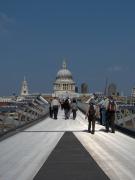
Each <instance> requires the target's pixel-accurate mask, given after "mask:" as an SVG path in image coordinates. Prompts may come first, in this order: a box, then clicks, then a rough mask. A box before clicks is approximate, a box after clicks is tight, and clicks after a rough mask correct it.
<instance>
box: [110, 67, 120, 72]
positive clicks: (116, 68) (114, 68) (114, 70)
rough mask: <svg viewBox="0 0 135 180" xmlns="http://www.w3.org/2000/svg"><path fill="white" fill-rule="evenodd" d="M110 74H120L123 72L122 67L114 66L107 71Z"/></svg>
mask: <svg viewBox="0 0 135 180" xmlns="http://www.w3.org/2000/svg"><path fill="white" fill-rule="evenodd" d="M107 70H108V71H110V72H120V71H122V70H123V67H122V66H112V67H109V68H108V69H107Z"/></svg>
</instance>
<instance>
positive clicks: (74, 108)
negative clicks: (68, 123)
mask: <svg viewBox="0 0 135 180" xmlns="http://www.w3.org/2000/svg"><path fill="white" fill-rule="evenodd" d="M71 110H72V113H73V120H75V119H76V112H77V110H78V107H77V102H76V99H73V101H72V103H71Z"/></svg>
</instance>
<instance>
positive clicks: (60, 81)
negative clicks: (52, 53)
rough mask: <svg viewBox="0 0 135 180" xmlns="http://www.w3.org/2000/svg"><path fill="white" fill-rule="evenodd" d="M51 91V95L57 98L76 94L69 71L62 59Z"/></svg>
mask: <svg viewBox="0 0 135 180" xmlns="http://www.w3.org/2000/svg"><path fill="white" fill-rule="evenodd" d="M53 92H54V93H53V96H57V97H59V98H65V97H75V96H76V93H75V82H74V80H73V77H72V74H71V72H70V71H69V70H68V69H67V64H66V62H65V61H63V64H62V69H60V70H59V71H58V73H57V76H56V80H55V82H54V88H53Z"/></svg>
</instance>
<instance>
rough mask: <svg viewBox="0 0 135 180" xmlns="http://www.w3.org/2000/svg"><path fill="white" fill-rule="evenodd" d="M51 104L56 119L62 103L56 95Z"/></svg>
mask: <svg viewBox="0 0 135 180" xmlns="http://www.w3.org/2000/svg"><path fill="white" fill-rule="evenodd" d="M51 106H52V108H53V114H54V119H57V115H58V109H59V106H60V103H59V101H58V99H57V98H56V97H54V99H53V100H52V102H51Z"/></svg>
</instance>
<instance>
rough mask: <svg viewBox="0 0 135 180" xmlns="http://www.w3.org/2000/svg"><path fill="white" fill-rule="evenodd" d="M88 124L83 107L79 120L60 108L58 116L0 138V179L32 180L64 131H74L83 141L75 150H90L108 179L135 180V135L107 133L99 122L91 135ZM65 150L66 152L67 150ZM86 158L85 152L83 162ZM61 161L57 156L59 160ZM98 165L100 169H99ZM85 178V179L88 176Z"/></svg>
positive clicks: (78, 116)
mask: <svg viewBox="0 0 135 180" xmlns="http://www.w3.org/2000/svg"><path fill="white" fill-rule="evenodd" d="M87 125H88V124H87V120H85V118H84V115H83V114H82V113H81V112H80V111H78V112H77V119H76V120H73V119H72V116H71V118H70V119H69V120H65V119H64V112H63V111H59V114H58V119H57V120H54V119H50V118H46V119H45V120H43V121H41V122H40V123H38V124H36V125H34V126H32V127H30V128H28V129H25V130H24V131H21V132H19V133H17V134H15V135H14V136H11V137H9V138H7V139H5V140H3V141H1V142H0V180H32V179H34V177H35V178H36V177H37V175H38V172H40V169H42V168H41V167H43V165H44V163H47V162H49V159H50V158H51V155H53V153H52V152H55V148H57V147H58V146H59V143H61V140H62V139H63V137H64V136H63V135H64V133H65V132H73V134H74V135H75V137H76V138H77V139H78V140H79V142H80V143H81V144H82V145H83V146H77V147H78V148H75V146H74V148H75V149H76V152H78V151H79V149H80V148H81V149H83V148H85V149H86V151H87V152H88V153H87V157H88V154H90V156H89V158H90V159H91V157H92V159H94V160H95V162H96V163H97V164H98V166H99V167H100V168H101V169H102V170H103V171H104V173H105V174H106V175H107V176H108V177H109V179H112V180H117V179H118V180H119V179H121V180H134V177H135V163H134V162H135V139H133V138H131V137H129V136H126V135H124V134H122V133H120V132H117V131H116V133H115V134H112V133H105V132H104V131H103V129H104V127H103V126H100V125H98V124H96V132H95V134H94V135H92V134H89V133H88V132H87ZM69 134H70V133H69ZM71 134H72V133H71ZM70 140H71V142H70V144H72V140H73V145H74V138H72V137H71V138H70ZM77 142H78V141H77ZM57 145H58V146H57ZM75 149H74V150H75ZM53 150H54V151H53ZM62 154H63V155H64V152H62ZM71 155H72V153H71ZM70 158H71V157H70ZM78 158H79V157H78ZM80 158H82V157H80ZM89 158H88V159H89ZM86 159H87V158H86V155H84V162H85V160H86ZM58 161H59V159H58V158H57V156H56V162H58ZM88 161H89V160H88ZM90 161H91V162H92V163H95V162H94V161H92V160H90ZM54 163H55V161H54ZM86 163H87V162H86ZM76 164H77V163H76ZM84 164H85V163H84ZM89 165H90V164H89ZM56 166H57V163H56ZM78 166H79V164H78ZM99 167H98V169H100V168H99ZM76 168H77V166H76ZM88 168H90V166H89V167H88ZM50 170H51V169H50ZM78 170H79V169H78ZM97 173H98V172H97ZM104 173H103V174H104ZM59 177H60V174H59ZM74 179H78V178H74ZM82 179H83V180H85V178H82ZM89 179H90V178H89Z"/></svg>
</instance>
